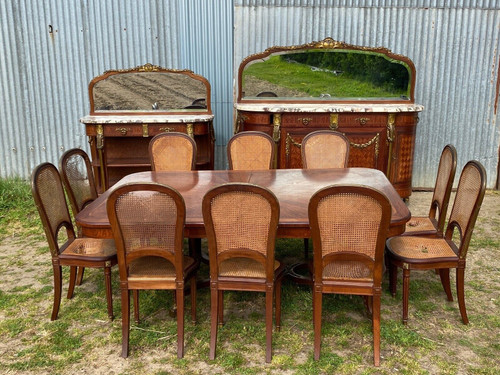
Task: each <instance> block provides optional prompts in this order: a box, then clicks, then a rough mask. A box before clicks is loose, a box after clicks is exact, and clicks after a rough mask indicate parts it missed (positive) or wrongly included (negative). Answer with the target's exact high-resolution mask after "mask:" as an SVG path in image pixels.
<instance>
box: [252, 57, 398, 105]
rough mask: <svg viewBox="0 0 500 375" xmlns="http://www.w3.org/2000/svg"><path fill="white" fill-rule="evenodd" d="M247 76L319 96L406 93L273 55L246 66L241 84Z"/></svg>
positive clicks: (350, 96) (377, 95)
mask: <svg viewBox="0 0 500 375" xmlns="http://www.w3.org/2000/svg"><path fill="white" fill-rule="evenodd" d="M276 71H279V72H280V74H279V75H277V74H276ZM247 76H253V77H255V78H258V79H260V80H264V81H268V82H271V83H273V84H276V85H279V86H282V87H286V88H288V89H291V90H296V91H300V92H302V93H304V94H305V96H311V97H319V96H320V95H321V94H329V95H331V96H332V97H345V98H357V97H365V98H366V97H373V98H386V97H398V96H400V95H406V92H404V91H401V92H393V91H388V90H385V89H384V88H383V87H377V86H374V85H373V84H371V83H368V82H363V81H359V80H356V79H352V78H349V77H346V76H343V75H338V76H336V75H333V74H331V73H329V72H322V71H311V68H310V67H309V66H307V65H303V64H296V63H289V62H286V61H284V60H282V59H280V57H279V56H273V57H271V58H269V59H268V60H266V61H265V62H260V63H258V64H253V65H250V66H249V67H247V68H246V69H245V72H244V76H243V86H244V84H245V77H247ZM311 82H314V84H311Z"/></svg>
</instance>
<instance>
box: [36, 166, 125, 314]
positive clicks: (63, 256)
mask: <svg viewBox="0 0 500 375" xmlns="http://www.w3.org/2000/svg"><path fill="white" fill-rule="evenodd" d="M31 190H32V194H33V198H34V200H35V203H36V206H37V208H38V212H39V214H40V219H41V221H42V224H43V227H44V231H45V235H46V237H47V242H48V244H49V249H50V253H51V255H52V266H53V271H54V305H53V309H52V316H51V319H52V320H55V319H57V316H58V312H59V306H60V303H61V289H62V270H61V266H63V265H67V266H70V267H71V272H70V283H69V288H68V298H72V296H73V290H74V287H75V281H76V280H75V279H76V267H78V266H81V267H97V268H104V269H105V270H104V273H105V281H106V294H107V301H108V315H109V316H110V318H111V319H112V318H113V307H112V300H111V273H110V272H111V271H110V268H111V267H112V266H113V265H114V264H116V249H115V246H114V241H113V240H100V239H91V238H76V236H75V230H74V227H73V224H72V222H71V217H70V215H69V210H68V206H67V204H66V198H65V194H64V189H63V186H62V181H61V176H60V174H59V171H58V170H57V168H56V167H55V166H54V165H53V164H51V163H43V164H40V165H39V166H38V167H36V168H35V169H34V170H33V173H32V176H31Z"/></svg>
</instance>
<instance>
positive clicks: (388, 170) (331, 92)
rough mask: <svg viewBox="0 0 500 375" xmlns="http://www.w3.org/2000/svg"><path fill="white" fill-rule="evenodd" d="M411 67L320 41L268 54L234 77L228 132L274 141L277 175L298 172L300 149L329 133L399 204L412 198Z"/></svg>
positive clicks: (380, 53)
mask: <svg viewBox="0 0 500 375" xmlns="http://www.w3.org/2000/svg"><path fill="white" fill-rule="evenodd" d="M415 74H416V73H415V67H414V65H413V62H412V61H411V60H410V59H409V58H408V57H406V56H402V55H397V54H394V53H392V52H391V51H389V50H388V49H386V48H383V47H377V48H370V47H360V46H354V45H350V44H347V43H344V42H338V41H335V40H333V39H331V38H326V39H324V40H322V41H319V42H312V43H309V44H304V45H300V46H285V47H271V48H268V49H266V50H265V51H264V52H261V53H257V54H254V55H251V56H248V57H247V58H245V59H244V60H243V61H242V62H241V64H240V67H239V70H238V80H237V84H238V89H237V101H236V104H235V109H236V122H235V129H234V131H235V132H236V133H237V132H240V131H250V130H254V131H263V132H265V133H267V134H269V135H270V136H272V137H273V139H274V141H275V143H276V147H277V152H276V160H275V167H276V168H302V160H301V151H300V148H301V142H302V139H303V138H304V136H305V135H306V134H308V133H310V132H312V131H315V130H320V129H330V130H332V131H338V132H341V133H343V134H345V135H346V136H347V138H348V139H349V141H350V146H351V147H350V152H349V162H348V166H349V167H367V168H375V169H379V170H381V171H382V172H384V173H385V174H386V175H387V177H388V179H389V180H390V181H391V183H392V184H393V185H394V188H395V189H396V191H397V192H398V193H399V194H400V196H401V197H402V198H408V197H409V196H410V195H411V188H412V185H411V178H412V169H413V154H414V150H415V134H416V127H417V123H418V114H419V112H421V111H422V110H423V106H422V105H419V104H415V102H414V90H415V87H414V86H415Z"/></svg>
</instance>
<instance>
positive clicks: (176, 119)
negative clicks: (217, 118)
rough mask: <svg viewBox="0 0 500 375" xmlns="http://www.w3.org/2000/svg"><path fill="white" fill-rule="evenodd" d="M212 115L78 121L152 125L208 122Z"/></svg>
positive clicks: (113, 116)
mask: <svg viewBox="0 0 500 375" xmlns="http://www.w3.org/2000/svg"><path fill="white" fill-rule="evenodd" d="M213 118H214V115H207V114H199V115H198V114H192V113H190V114H185V115H182V114H181V115H98V116H95V115H88V116H85V117H82V118H81V119H80V122H81V123H84V124H123V123H128V124H135V123H137V124H143V123H147V124H154V123H192V122H209V121H212V120H213Z"/></svg>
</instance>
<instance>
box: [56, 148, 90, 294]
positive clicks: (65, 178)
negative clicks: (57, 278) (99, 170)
mask: <svg viewBox="0 0 500 375" xmlns="http://www.w3.org/2000/svg"><path fill="white" fill-rule="evenodd" d="M73 158H80V163H82V165H83V166H85V170H86V173H87V179H88V183H89V189H88V196H87V197H84V198H81V197H79V196H78V194H76V192H75V189H74V184H75V182H76V181H73V177H72V174H71V172H70V170H69V167H68V163H69V162H70V160H71V159H73ZM59 172H60V173H61V177H62V182H63V185H64V189H65V190H66V193H67V194H68V199H69V203H70V205H71V210H72V211H73V215H74V216H75V215H76V214H77V213H79V212H80V211H81V210H82V209H83V208H85V206H87V205H88V204H89V203H91V202H93V201H94V200H96V199H97V197H98V194H97V186H96V184H95V180H94V174H93V172H92V164H91V163H90V159H89V156H88V155H87V153H86V152H85V151H83V150H81V149H79V148H72V149H70V150H68V151H66V152H65V153H64V154H62V156H61V158H60V159H59ZM80 234H81V233H80V228H78V236H79V237H81V235H80ZM84 271H85V268H84V267H79V268H78V275H77V277H76V285H81V283H82V280H83V274H84Z"/></svg>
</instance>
